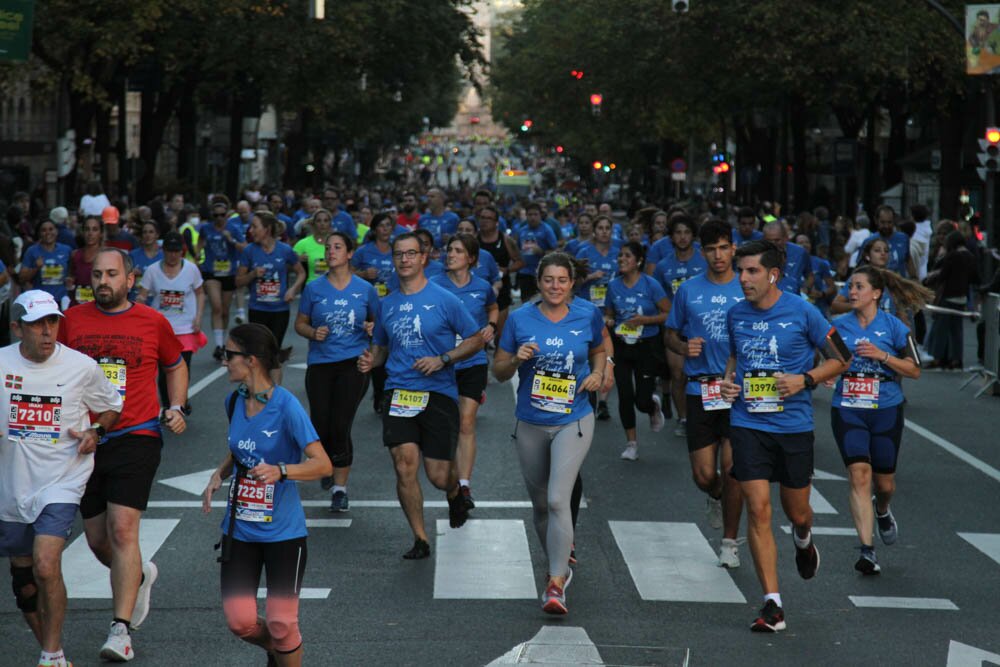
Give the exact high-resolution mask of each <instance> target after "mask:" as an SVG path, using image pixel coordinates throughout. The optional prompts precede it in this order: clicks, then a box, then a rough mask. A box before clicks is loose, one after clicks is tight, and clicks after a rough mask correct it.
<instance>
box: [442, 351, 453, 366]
mask: <svg viewBox="0 0 1000 667" xmlns="http://www.w3.org/2000/svg"><path fill="white" fill-rule="evenodd" d="M440 358H441V363H442V364H444V365H445V366H447V365H449V364H450V363H451V355H450V354H448V353H447V352H445V353H444V354H442V355H441V357H440Z"/></svg>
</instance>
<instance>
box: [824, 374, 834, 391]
mask: <svg viewBox="0 0 1000 667" xmlns="http://www.w3.org/2000/svg"><path fill="white" fill-rule="evenodd" d="M823 386H824V387H826V388H827V389H833V388H834V387H836V386H837V378H835V377H834V378H830V379H829V380H826V381H824V382H823Z"/></svg>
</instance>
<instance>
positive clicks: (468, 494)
mask: <svg viewBox="0 0 1000 667" xmlns="http://www.w3.org/2000/svg"><path fill="white" fill-rule="evenodd" d="M458 493H459V495H461V496H462V502H463V503H465V511H466V512H468V511H470V510H474V509H476V501H474V500H473V499H472V489H470V488H469V487H467V486H463V487H461V488H460V489H459V491H458Z"/></svg>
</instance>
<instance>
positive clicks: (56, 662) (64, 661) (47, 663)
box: [38, 657, 73, 667]
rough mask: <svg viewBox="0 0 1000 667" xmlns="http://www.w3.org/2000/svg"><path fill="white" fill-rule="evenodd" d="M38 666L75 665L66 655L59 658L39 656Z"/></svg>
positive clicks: (65, 666) (60, 666) (57, 666)
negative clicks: (46, 658)
mask: <svg viewBox="0 0 1000 667" xmlns="http://www.w3.org/2000/svg"><path fill="white" fill-rule="evenodd" d="M38 667H73V663H72V662H70V661H69V660H67V659H66V658H65V657H62V658H59V659H58V660H42V659H41V658H39V659H38Z"/></svg>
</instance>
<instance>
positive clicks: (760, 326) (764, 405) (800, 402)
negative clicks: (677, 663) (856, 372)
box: [720, 231, 850, 632]
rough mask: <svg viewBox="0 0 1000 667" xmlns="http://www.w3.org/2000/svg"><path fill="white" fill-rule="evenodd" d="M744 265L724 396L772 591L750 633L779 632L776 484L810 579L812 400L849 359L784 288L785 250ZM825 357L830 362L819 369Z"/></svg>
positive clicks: (737, 468) (822, 323) (754, 540)
mask: <svg viewBox="0 0 1000 667" xmlns="http://www.w3.org/2000/svg"><path fill="white" fill-rule="evenodd" d="M766 233H767V232H766V231H765V234H766ZM736 261H737V263H738V265H739V271H740V287H742V288H743V295H744V296H745V297H746V301H741V302H739V303H738V304H736V305H735V306H733V307H732V308H730V309H729V312H728V313H727V314H726V328H727V330H728V334H729V361H728V362H727V363H726V372H725V375H726V379H725V380H723V381H722V382H721V383H720V395H721V396H722V397H723V398H724V399H725V400H727V401H729V402H731V403H733V406H732V409H731V410H730V415H729V419H730V430H729V433H730V438H731V440H732V445H733V470H732V475H733V478H734V479H736V480H738V481H739V482H740V487H741V489H742V492H743V499H744V501H745V503H746V508H747V516H748V528H747V533H748V535H749V538H750V553H751V554H752V555H753V559H754V567H755V569H756V570H757V577H758V579H759V580H760V583H761V587H762V588H763V589H764V606H763V608H762V609H761V612H760V616H759V617H758V618H757V619H756V620H755V621H754V623H753V625H752V626H751V628H750V629H751V630H753V631H755V632H777V631H779V630H784V629H785V612H784V609H783V607H782V603H781V594H780V593H779V592H778V567H777V566H778V554H777V547H776V545H775V542H774V534H773V533H772V531H771V489H770V482H771V481H772V480H773V481H776V482H779V483H780V484H781V489H780V495H781V506H782V509H784V511H785V515H786V516H787V517H788V518H789V520H791V522H792V538H793V541H794V542H795V565H796V567H797V569H798V571H799V576H801V577H802V578H803V579H812V578H813V577H814V576H815V575H816V571H817V570H818V569H819V551H818V550H817V549H816V545H815V544H814V541H813V536H812V514H813V513H812V508H811V507H810V506H809V491H810V480H811V478H812V473H813V439H814V433H813V431H814V426H813V414H812V402H811V396H810V393H809V392H810V391H811V390H812V389H814V388H815V387H816V384H817V383H819V382H825V381H826V380H829V379H831V378H833V377H836V376H837V375H839V374H840V373H842V372H844V371H845V370H847V367H848V362H849V359H850V353H849V352H848V350H847V349H846V347H845V346H844V342H843V341H842V340H841V339H840V336H839V334H838V333H837V330H836V329H834V328H833V327H831V326H830V324H829V323H828V322H827V321H826V320H824V319H823V317H822V316H821V315H820V314H819V311H818V310H816V308H815V306H813V305H812V304H810V303H809V302H808V301H806V300H805V299H801V298H799V297H797V296H795V295H793V294H786V293H784V292H783V291H782V290H781V289H780V288H779V287H778V283H779V280H780V279H781V266H782V264H783V262H782V252H781V249H780V248H778V246H776V245H775V244H773V243H770V242H769V241H765V240H761V241H751V242H750V243H748V244H746V245H745V246H743V247H741V248H740V249H739V250H737V251H736ZM817 349H819V350H820V352H821V353H822V354H823V356H824V357H825V360H824V361H823V362H822V363H820V365H818V366H816V367H815V368H813V360H814V356H815V350H817ZM737 378H739V379H740V382H741V384H736V379H737ZM741 394H742V396H741ZM737 399H739V400H737Z"/></svg>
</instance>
